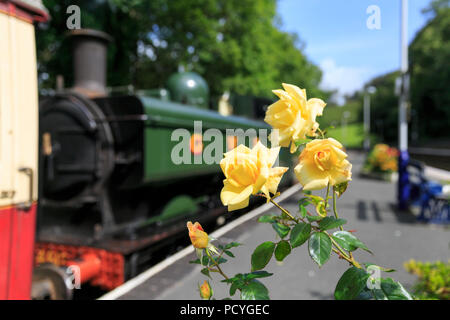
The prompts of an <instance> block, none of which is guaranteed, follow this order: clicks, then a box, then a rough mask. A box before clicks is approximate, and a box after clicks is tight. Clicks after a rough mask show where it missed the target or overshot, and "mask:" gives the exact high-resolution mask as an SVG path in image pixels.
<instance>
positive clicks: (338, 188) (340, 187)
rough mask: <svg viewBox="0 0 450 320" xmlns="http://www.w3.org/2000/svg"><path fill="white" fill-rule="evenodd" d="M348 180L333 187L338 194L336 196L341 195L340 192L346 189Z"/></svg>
mask: <svg viewBox="0 0 450 320" xmlns="http://www.w3.org/2000/svg"><path fill="white" fill-rule="evenodd" d="M347 186H348V181H346V182H342V183H339V184H337V185H335V186H334V187H333V190H334V192H336V194H337V195H338V197H340V196H342V194H343V193H344V192H345V190H347Z"/></svg>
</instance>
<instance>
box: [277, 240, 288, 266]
mask: <svg viewBox="0 0 450 320" xmlns="http://www.w3.org/2000/svg"><path fill="white" fill-rule="evenodd" d="M290 253H291V245H290V244H289V242H287V241H286V240H282V241H280V242H279V243H278V245H277V247H276V249H275V259H277V261H283V260H284V258H286V256H288V255H289V254H290Z"/></svg>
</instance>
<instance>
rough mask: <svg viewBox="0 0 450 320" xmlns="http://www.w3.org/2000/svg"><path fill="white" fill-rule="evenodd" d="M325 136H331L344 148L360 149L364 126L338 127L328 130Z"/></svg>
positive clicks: (357, 124)
mask: <svg viewBox="0 0 450 320" xmlns="http://www.w3.org/2000/svg"><path fill="white" fill-rule="evenodd" d="M327 136H332V137H333V138H334V139H336V140H338V141H339V142H340V143H342V144H343V145H344V147H346V148H361V147H362V146H363V142H364V125H363V124H362V123H352V124H349V125H347V126H344V127H342V126H339V127H336V128H334V129H329V130H328V132H327Z"/></svg>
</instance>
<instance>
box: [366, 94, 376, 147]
mask: <svg viewBox="0 0 450 320" xmlns="http://www.w3.org/2000/svg"><path fill="white" fill-rule="evenodd" d="M376 91H377V88H375V87H374V86H370V87H368V88H367V89H366V91H365V93H364V150H365V151H366V152H369V150H370V95H371V94H374V93H375V92H376Z"/></svg>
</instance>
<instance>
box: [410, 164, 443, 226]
mask: <svg viewBox="0 0 450 320" xmlns="http://www.w3.org/2000/svg"><path fill="white" fill-rule="evenodd" d="M424 169H425V166H424V164H423V163H421V162H419V161H415V160H410V162H409V164H408V169H407V170H408V174H409V182H410V186H411V189H410V204H411V205H415V206H419V207H420V214H419V216H418V217H417V220H419V221H424V222H430V223H436V224H449V223H450V199H449V196H448V195H445V194H443V186H442V185H441V184H439V183H437V182H434V181H430V180H428V179H427V178H426V177H425V175H424Z"/></svg>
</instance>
